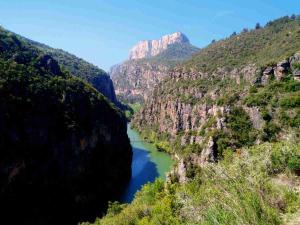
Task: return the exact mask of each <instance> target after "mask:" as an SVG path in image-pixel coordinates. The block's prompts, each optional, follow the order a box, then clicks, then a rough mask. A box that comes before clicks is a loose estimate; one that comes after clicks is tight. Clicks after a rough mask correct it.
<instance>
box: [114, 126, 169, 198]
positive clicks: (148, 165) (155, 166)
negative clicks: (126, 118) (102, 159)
mask: <svg viewBox="0 0 300 225" xmlns="http://www.w3.org/2000/svg"><path fill="white" fill-rule="evenodd" d="M127 133H128V137H129V139H130V142H131V145H132V150H133V158H132V165H131V170H132V177H131V180H130V182H129V184H128V187H127V188H126V190H125V191H124V194H123V196H122V197H121V200H120V201H121V202H131V201H132V200H133V198H134V195H135V193H136V192H137V191H138V190H140V189H141V187H142V186H143V185H144V184H146V183H148V182H153V181H154V180H155V179H156V178H162V179H166V173H167V172H169V171H170V169H171V167H172V164H173V161H172V158H171V156H170V155H168V154H167V153H165V152H159V151H158V150H157V148H156V147H155V146H154V145H153V144H150V143H147V142H145V141H144V140H143V139H142V138H141V137H140V135H139V134H138V132H136V131H135V130H133V129H131V128H130V125H129V124H128V128H127Z"/></svg>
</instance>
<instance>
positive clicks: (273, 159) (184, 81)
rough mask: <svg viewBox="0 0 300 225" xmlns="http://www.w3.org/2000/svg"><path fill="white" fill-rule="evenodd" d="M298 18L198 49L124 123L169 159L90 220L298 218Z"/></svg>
mask: <svg viewBox="0 0 300 225" xmlns="http://www.w3.org/2000/svg"><path fill="white" fill-rule="evenodd" d="M299 70H300V16H292V17H283V18H280V19H278V20H275V21H271V22H269V23H268V24H267V25H266V26H265V27H262V28H261V27H260V26H257V28H256V29H253V30H250V31H246V30H245V31H243V32H242V33H240V34H238V35H236V34H235V33H234V35H232V36H231V37H228V38H226V39H224V40H220V41H217V42H215V43H212V44H211V45H209V46H207V47H206V48H204V49H201V50H200V51H199V52H198V53H196V54H195V55H193V56H192V57H191V58H190V59H189V60H187V61H185V62H183V63H182V64H181V65H178V66H176V68H173V69H171V70H170V71H169V72H168V75H165V79H164V80H162V81H161V82H160V83H159V84H157V85H156V86H155V87H154V89H153V91H152V92H151V93H150V94H149V96H148V98H147V100H146V102H145V104H144V106H143V107H142V108H141V110H140V111H139V112H137V113H136V114H135V115H134V119H133V121H132V123H131V124H132V126H133V127H134V128H136V129H137V130H138V131H139V132H140V133H141V135H142V136H143V137H144V138H145V139H146V140H148V141H149V142H151V143H153V144H155V145H156V146H157V147H158V148H159V149H160V150H165V151H167V152H169V153H170V154H172V155H173V157H174V159H175V160H176V165H175V167H174V168H173V170H172V171H171V172H170V173H169V174H168V178H167V182H163V181H160V180H157V181H155V182H154V183H152V184H148V185H145V186H144V187H143V188H142V190H141V191H140V192H139V193H137V194H136V197H135V199H134V200H133V202H132V203H131V204H129V205H127V204H126V205H123V204H117V203H116V204H112V205H111V207H110V209H109V210H108V214H107V215H106V216H105V217H104V218H102V219H99V220H97V221H96V222H95V224H97V225H102V224H103V225H104V224H105V225H115V224H172V225H173V224H174V225H179V224H180V225H182V224H183V225H190V224H208V225H215V224H220V225H237V224H249V225H250V224H278V225H279V224H285V225H288V224H299V215H300V214H299V212H300V195H299V188H300V183H299V176H300V137H299V134H300V73H299Z"/></svg>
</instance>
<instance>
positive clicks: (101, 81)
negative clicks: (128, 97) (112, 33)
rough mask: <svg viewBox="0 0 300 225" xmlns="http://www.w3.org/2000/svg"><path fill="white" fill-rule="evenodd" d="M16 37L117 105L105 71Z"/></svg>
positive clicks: (57, 50) (56, 50) (52, 49)
mask: <svg viewBox="0 0 300 225" xmlns="http://www.w3.org/2000/svg"><path fill="white" fill-rule="evenodd" d="M18 37H19V38H21V39H22V40H24V41H25V42H28V43H29V44H30V45H33V46H34V47H36V48H38V49H39V50H40V51H42V52H44V54H47V55H50V56H51V57H53V58H54V59H55V60H56V61H57V62H58V63H59V64H60V65H61V66H62V67H64V68H65V69H67V70H68V71H70V72H71V74H72V75H74V76H76V77H79V78H82V79H84V80H86V81H87V82H88V83H90V84H91V85H92V86H93V87H94V88H96V89H97V90H98V91H99V92H100V93H102V94H103V95H104V96H105V97H107V98H108V99H109V100H110V101H111V102H113V103H115V104H116V105H119V103H118V101H117V98H116V94H115V90H114V86H113V82H112V80H111V79H110V76H109V75H108V74H107V73H106V72H105V71H103V70H102V69H99V68H98V67H97V66H94V65H93V64H91V63H88V62H86V61H85V60H83V59H80V58H78V57H76V56H75V55H72V54H70V53H68V52H66V51H64V50H61V49H54V48H51V47H49V46H47V45H45V44H41V43H39V42H36V41H32V40H29V39H27V38H24V37H21V36H18Z"/></svg>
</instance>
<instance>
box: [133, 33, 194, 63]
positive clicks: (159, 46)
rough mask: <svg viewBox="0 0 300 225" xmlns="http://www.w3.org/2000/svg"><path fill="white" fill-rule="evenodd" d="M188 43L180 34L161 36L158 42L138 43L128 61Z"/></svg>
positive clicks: (154, 54)
mask: <svg viewBox="0 0 300 225" xmlns="http://www.w3.org/2000/svg"><path fill="white" fill-rule="evenodd" d="M177 43H180V44H183V43H189V39H188V38H187V37H186V36H185V35H184V34H183V33H181V32H176V33H174V34H169V35H165V36H163V37H162V38H161V39H159V40H151V41H140V42H139V43H138V44H136V45H135V46H134V47H133V48H132V49H131V50H130V55H129V59H130V60H131V59H144V58H149V57H152V56H156V55H158V54H159V53H162V52H163V51H164V50H166V49H167V48H168V47H169V46H170V45H172V44H177Z"/></svg>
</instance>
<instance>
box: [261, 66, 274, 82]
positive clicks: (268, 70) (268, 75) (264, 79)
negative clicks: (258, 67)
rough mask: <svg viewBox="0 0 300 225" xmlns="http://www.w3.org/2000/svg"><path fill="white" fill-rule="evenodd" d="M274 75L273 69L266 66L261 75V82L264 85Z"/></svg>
mask: <svg viewBox="0 0 300 225" xmlns="http://www.w3.org/2000/svg"><path fill="white" fill-rule="evenodd" d="M273 75H274V69H273V67H271V66H268V67H267V68H266V69H265V70H264V72H263V75H262V77H261V84H263V85H265V84H267V83H268V81H269V80H270V78H271V77H272V76H273Z"/></svg>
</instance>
